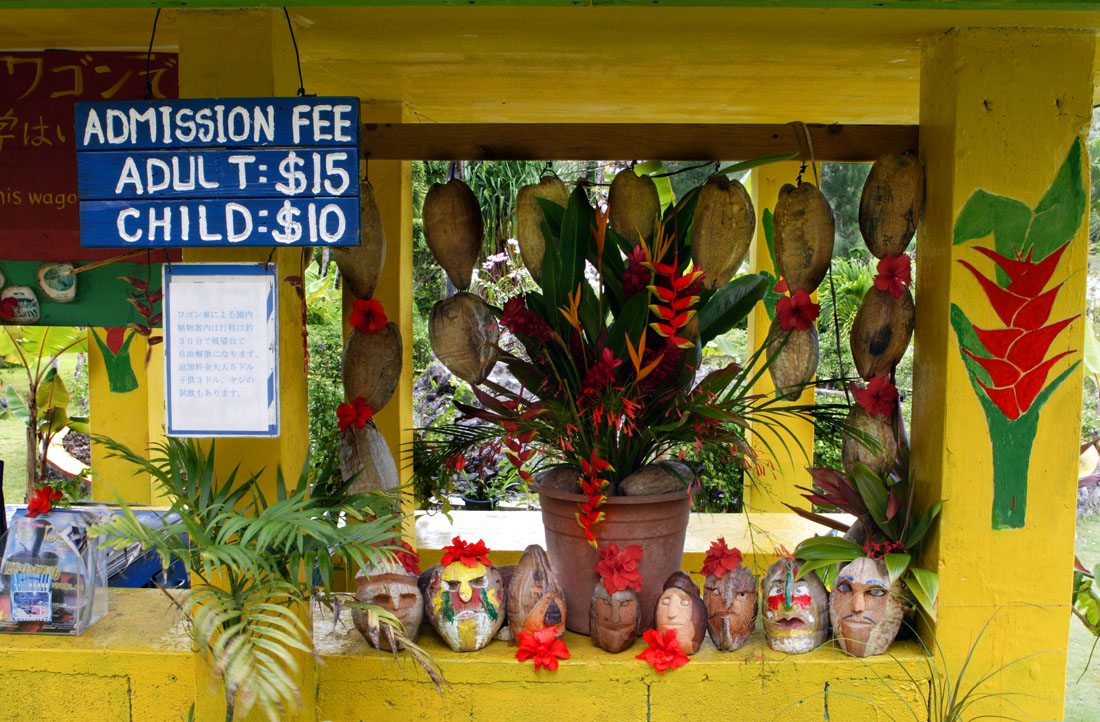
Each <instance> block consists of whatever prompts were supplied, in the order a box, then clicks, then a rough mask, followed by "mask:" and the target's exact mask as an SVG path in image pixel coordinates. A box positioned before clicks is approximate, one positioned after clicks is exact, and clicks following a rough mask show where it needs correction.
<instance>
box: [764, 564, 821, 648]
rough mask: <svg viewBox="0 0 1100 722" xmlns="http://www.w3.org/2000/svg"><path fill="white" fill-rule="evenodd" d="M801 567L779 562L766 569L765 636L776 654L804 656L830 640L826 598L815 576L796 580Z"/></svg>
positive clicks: (811, 575) (812, 574) (819, 580)
mask: <svg viewBox="0 0 1100 722" xmlns="http://www.w3.org/2000/svg"><path fill="white" fill-rule="evenodd" d="M801 566H802V565H801V563H799V562H796V561H794V560H792V559H780V560H779V561H777V562H776V563H775V564H772V565H771V566H770V567H768V573H767V574H765V575H764V582H763V584H762V585H761V590H762V592H763V594H764V602H765V607H764V635H765V636H766V637H767V639H768V646H770V647H771V648H772V649H774V650H775V651H777V652H786V653H788V654H803V653H805V652H809V651H811V650H813V649H815V648H816V647H819V646H820V645H822V644H824V643H825V640H826V639H828V637H829V618H828V615H827V610H828V594H827V593H826V592H825V585H823V584H822V583H821V579H819V578H818V576H817V574H815V573H814V572H810V573H809V574H807V575H806V576H804V577H802V578H801V579H798V580H796V579H795V577H797V576H798V570H799V569H800V568H801Z"/></svg>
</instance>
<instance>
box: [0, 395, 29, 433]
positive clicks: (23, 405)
mask: <svg viewBox="0 0 1100 722" xmlns="http://www.w3.org/2000/svg"><path fill="white" fill-rule="evenodd" d="M4 397H5V398H6V399H7V402H8V411H9V412H10V413H11V415H12V416H14V417H15V418H17V419H19V420H20V421H22V422H23V423H24V424H27V425H28V426H29V425H30V423H31V411H30V409H28V408H27V401H26V399H24V398H23V395H22V394H21V393H19V392H18V391H16V390H15V387H14V386H8V387H7V389H5V391H4Z"/></svg>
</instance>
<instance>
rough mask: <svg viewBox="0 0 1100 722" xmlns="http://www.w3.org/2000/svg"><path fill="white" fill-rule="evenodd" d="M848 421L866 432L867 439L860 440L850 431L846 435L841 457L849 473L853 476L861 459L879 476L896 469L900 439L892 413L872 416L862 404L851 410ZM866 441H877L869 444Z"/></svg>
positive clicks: (850, 424) (851, 426)
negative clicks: (853, 471) (896, 432)
mask: <svg viewBox="0 0 1100 722" xmlns="http://www.w3.org/2000/svg"><path fill="white" fill-rule="evenodd" d="M847 424H848V426H849V427H850V428H852V429H853V430H855V431H857V432H859V433H860V434H862V435H864V437H865V439H858V438H856V437H855V436H853V435H851V434H849V433H845V434H844V441H843V443H842V444H841V448H840V456H841V460H842V461H843V462H844V473H845V474H848V475H851V473H852V468H853V467H854V466H855V463H856V462H857V461H858V462H859V463H861V464H863V465H864V466H866V467H868V468H869V469H871V471H873V472H875V473H876V474H879V475H882V474H885V473H886V472H888V471H889V470H890V469H892V468H894V462H895V461H896V460H897V456H898V439H897V437H896V436H895V435H894V419H893V417H892V416H876V415H872V414H869V413H867V412H866V411H864V410H863V408H862V407H860V406H853V407H852V410H851V411H849V412H848V420H847ZM865 441H872V442H873V443H870V444H868V443H865Z"/></svg>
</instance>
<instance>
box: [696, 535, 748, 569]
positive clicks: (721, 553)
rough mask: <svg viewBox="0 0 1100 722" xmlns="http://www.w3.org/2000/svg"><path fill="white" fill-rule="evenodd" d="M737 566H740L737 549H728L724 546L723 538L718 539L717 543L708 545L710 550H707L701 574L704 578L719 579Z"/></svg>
mask: <svg viewBox="0 0 1100 722" xmlns="http://www.w3.org/2000/svg"><path fill="white" fill-rule="evenodd" d="M739 566H741V550H740V549H738V548H737V547H734V548H733V549H730V548H729V547H728V546H726V539H725V537H718V540H717V541H713V542H711V543H710V549H707V556H706V559H705V560H704V561H703V571H702V574H703V576H705V577H706V576H711V575H713V576H716V577H721V576H722V575H724V574H725V573H726V572H732V571H733V570H734V569H736V568H737V567H739Z"/></svg>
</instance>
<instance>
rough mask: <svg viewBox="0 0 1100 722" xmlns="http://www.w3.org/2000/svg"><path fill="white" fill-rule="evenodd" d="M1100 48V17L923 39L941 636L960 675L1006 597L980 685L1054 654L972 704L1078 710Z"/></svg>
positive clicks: (927, 486)
mask: <svg viewBox="0 0 1100 722" xmlns="http://www.w3.org/2000/svg"><path fill="white" fill-rule="evenodd" d="M1094 53H1095V38H1094V36H1093V34H1092V33H1091V32H1079V31H1074V30H1035V29H1024V28H998V29H977V28H962V29H957V30H953V31H951V32H949V33H947V34H945V35H943V36H941V37H939V38H937V39H935V40H934V41H932V42H931V43H929V44H928V45H927V46H926V47H925V49H924V52H923V59H922V65H921V83H920V85H921V103H920V125H921V128H920V138H921V155H922V157H923V161H924V164H925V168H926V177H927V184H926V185H927V196H926V205H925V216H924V225H923V228H922V230H921V233H920V234H919V236H918V237H919V241H918V245H917V273H916V282H917V291H916V298H917V299H918V301H917V320H916V354H917V356H916V362H915V364H914V368H915V377H914V403H913V425H912V438H913V454H912V460H913V468H914V476H915V479H916V480H917V482H918V484H919V489H920V501H921V502H922V503H923V504H924V506H927V504H928V503H930V502H931V501H933V500H938V499H945V500H946V504H945V506H944V508H943V516H942V521H941V523H940V526H939V530H938V532H937V533H935V534H933V535H932V536H931V538H930V541H931V544H930V549H929V550H928V551H927V553H926V558H925V559H924V562H925V564H926V565H927V566H929V568H931V569H935V570H937V571H938V572H939V574H940V579H941V587H940V600H939V616H938V622H937V623H936V625H935V627H934V631H935V637H936V640H937V641H938V643H939V645H940V646H941V647H942V649H943V652H944V653H945V655H946V662H947V668H948V671H949V673H950V674H951V675H952V676H954V675H957V674H958V672H959V670H960V668H961V666H962V663H963V660H964V658H965V656H966V654H967V652H968V650H969V649H970V647H971V644H972V643H974V641H975V638H976V636H977V634H978V632H979V630H980V629H981V628H982V625H983V624H985V623H986V621H987V620H989V619H990V617H992V616H993V614H994V613H996V617H995V618H994V619H993V622H992V623H991V624H990V625H989V628H988V630H987V631H986V633H985V637H984V638H983V639H982V640H981V642H980V644H978V646H977V649H976V652H975V654H974V657H973V659H972V660H971V662H970V668H969V671H968V680H969V683H965V682H964V689H965V688H966V687H967V684H973V683H974V682H975V681H976V680H978V679H980V678H981V677H982V676H983V675H985V674H987V673H989V672H990V671H992V670H995V669H998V668H1001V667H1004V666H1005V665H1008V664H1010V663H1012V662H1014V661H1015V660H1019V659H1021V658H1024V657H1025V656H1027V655H1031V654H1036V653H1038V654H1036V656H1033V657H1030V658H1029V659H1026V660H1024V661H1022V662H1020V663H1018V664H1013V666H1011V667H1009V668H1007V669H1005V670H1004V671H1003V672H1002V673H1001V674H999V675H997V676H995V677H993V678H992V679H991V680H990V681H989V682H987V683H986V684H985V685H984V686H983V688H982V690H980V691H981V692H985V693H1010V694H1012V695H1013V696H1010V697H1008V698H1007V699H996V698H994V699H992V700H990V701H989V704H988V706H981V707H980V708H974V709H972V710H970V711H969V714H970V716H977V715H979V714H1003V715H1007V716H1009V717H1011V718H1013V719H1016V718H1020V717H1026V718H1029V719H1061V718H1062V709H1063V703H1062V701H1063V694H1064V689H1065V670H1066V646H1067V641H1066V640H1067V629H1068V625H1069V623H1070V610H1069V607H1068V603H1069V601H1070V581H1071V574H1072V564H1073V539H1074V522H1075V514H1074V511H1075V499H1076V494H1075V491H1076V485H1075V484H1074V483H1073V480H1074V479H1075V478H1076V468H1077V467H1076V464H1077V455H1078V435H1079V433H1080V424H1081V384H1082V370H1081V365H1080V362H1081V358H1082V357H1081V348H1082V346H1081V343H1082V329H1083V326H1084V325H1083V321H1082V318H1081V316H1080V315H1079V314H1080V313H1081V312H1082V311H1083V310H1084V308H1085V281H1086V268H1087V252H1088V222H1087V220H1088V218H1087V211H1086V209H1087V200H1088V197H1089V193H1088V186H1089V173H1088V166H1087V163H1088V159H1087V151H1085V152H1084V153H1081V152H1080V151H1082V150H1083V145H1084V144H1083V142H1082V141H1083V139H1084V138H1085V137H1086V134H1087V130H1088V126H1089V122H1090V119H1091V116H1092V108H1091V106H1092V97H1093V96H1092V93H1093V89H1092V73H1093V56H1094ZM1060 172H1061V173H1062V175H1061V176H1060ZM1056 178H1060V179H1061V180H1060V181H1059V182H1055V179H1056ZM987 194H993V195H992V196H990V195H987ZM1036 209H1038V210H1039V211H1040V213H1038V214H1034V215H1033V211H1034V210H1036ZM1063 244H1066V247H1065V248H1064V250H1059V249H1060V248H1061V247H1062V245H1063ZM979 249H983V251H979ZM994 252H999V253H1001V255H1002V256H1006V257H1007V258H1008V260H1002V262H1001V264H1000V265H1001V269H1002V270H1001V271H998V270H997V263H996V261H995V259H994V257H993V256H992V255H991V254H992V253H994ZM1058 253H1061V255H1060V256H1057V255H1055V254H1058ZM1043 259H1046V260H1047V265H1046V266H1045V267H1043V269H1042V270H1041V271H1035V272H1033V273H1031V274H1030V275H1029V276H1028V278H1026V279H1023V280H1013V279H1019V277H1020V274H1021V273H1022V272H1023V271H1025V270H1026V269H1027V268H1028V266H1026V265H1024V264H1023V263H1017V264H1016V265H1013V263H1014V262H1017V261H1024V262H1030V263H1035V264H1038V263H1039V262H1040V261H1041V260H1043ZM980 277H982V278H980ZM983 278H984V280H983ZM1010 282H1011V285H1010ZM1006 289H1007V290H1006ZM1043 294H1045V295H1043ZM1040 296H1041V297H1042V299H1043V300H1042V301H1037V302H1035V303H1028V301H1029V300H1030V299H1034V298H1037V297H1040ZM1051 300H1053V307H1052V308H1051V307H1049V306H1048V305H1047V302H1049V301H1051ZM1025 305H1026V306H1027V308H1026V309H1025V308H1024V306H1025ZM1063 319H1072V321H1071V322H1070V323H1069V325H1068V327H1061V326H1056V327H1053V332H1051V329H1052V326H1051V324H1058V322H1060V321H1062V320H1063ZM971 325H972V326H973V327H974V328H976V329H977V331H971ZM1036 329H1041V330H1039V331H1036ZM1029 330H1030V331H1031V333H1032V335H1029V336H1027V337H1026V338H1025V339H1024V345H1023V346H1021V347H1017V348H1015V350H1011V349H1006V348H1004V347H1005V346H1006V344H1007V343H1008V342H1010V341H1011V342H1014V341H1013V339H1016V338H1023V336H1022V334H1023V333H1025V332H1027V331H1029ZM1048 344H1049V349H1048V347H1047V346H1048ZM963 347H965V348H966V349H967V350H968V351H969V352H970V353H973V354H974V355H975V356H977V357H979V358H982V359H983V360H982V361H975V360H969V361H968V362H964V358H967V359H971V357H969V356H964V351H963ZM1063 353H1065V354H1067V355H1065V356H1064V357H1061V358H1056V357H1058V355H1059V354H1063ZM985 359H991V360H985ZM1051 359H1056V360H1055V361H1054V362H1053V366H1052V367H1050V368H1046V367H1043V368H1038V367H1039V365H1040V364H1042V363H1043V362H1044V361H1048V360H1051ZM1006 360H1007V361H1008V363H1004V365H1001V364H1002V363H1003V362H1004V361H1006ZM1035 369H1038V370H1035ZM1021 372H1023V373H1024V377H1023V378H1022V379H1020V380H1018V381H1017V380H1016V379H1017V377H1018V376H1019V375H1020V373H1021ZM972 378H974V379H976V380H977V381H980V382H981V383H982V384H984V385H985V386H986V387H988V388H991V389H992V391H989V392H987V391H985V390H983V388H982V387H981V386H979V385H978V384H977V383H975V381H972ZM1040 389H1043V390H1042V391H1040ZM1048 394H1049V397H1048V398H1046V399H1045V400H1046V403H1045V405H1043V401H1044V396H1047V395H1048ZM1039 408H1041V415H1040V413H1039V411H1038V409H1039ZM1014 417H1016V418H1015V420H1013V418H1014ZM1036 418H1037V420H1038V423H1037V433H1035V427H1034V426H1032V427H1031V428H1030V430H1029V429H1028V428H1026V426H1027V424H1028V423H1029V421H1028V420H1029V419H1030V420H1031V421H1034V420H1035V419H1036ZM1032 442H1033V443H1032ZM1025 449H1030V451H1031V453H1030V459H1028V456H1027V454H1026V453H1021V451H1022V450H1025ZM929 638H930V635H926V639H929Z"/></svg>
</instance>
